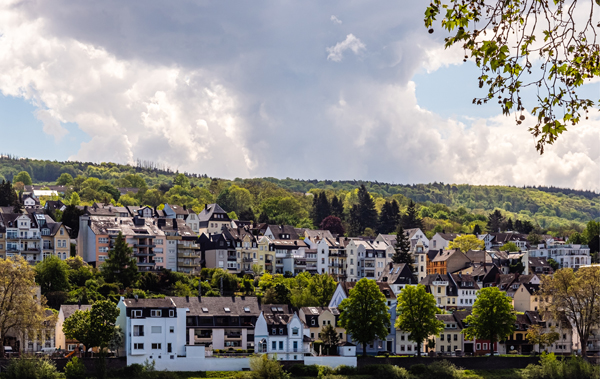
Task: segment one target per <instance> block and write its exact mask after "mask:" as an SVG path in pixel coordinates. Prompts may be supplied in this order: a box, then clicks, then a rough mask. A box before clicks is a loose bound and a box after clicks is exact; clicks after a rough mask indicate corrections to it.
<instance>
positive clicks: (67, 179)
mask: <svg viewBox="0 0 600 379" xmlns="http://www.w3.org/2000/svg"><path fill="white" fill-rule="evenodd" d="M72 183H73V176H72V175H71V174H69V173H68V172H64V173H62V174H60V176H59V177H58V179H56V184H57V185H59V186H68V185H70V184H72Z"/></svg>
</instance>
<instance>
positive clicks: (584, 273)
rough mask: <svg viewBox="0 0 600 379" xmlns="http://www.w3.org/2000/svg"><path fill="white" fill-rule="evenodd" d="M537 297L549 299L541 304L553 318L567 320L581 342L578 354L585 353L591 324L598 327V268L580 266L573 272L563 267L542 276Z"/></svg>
mask: <svg viewBox="0 0 600 379" xmlns="http://www.w3.org/2000/svg"><path fill="white" fill-rule="evenodd" d="M540 297H542V298H544V299H545V298H549V299H551V301H548V302H547V303H546V302H544V303H543V304H542V308H545V309H546V310H548V311H550V312H551V313H552V315H553V316H554V318H555V319H556V320H559V319H561V316H562V315H563V314H564V316H565V317H566V318H567V320H569V322H570V323H571V326H572V327H573V329H574V330H575V331H576V332H577V334H578V336H579V340H580V341H581V354H582V355H583V356H584V357H585V356H586V355H587V344H588V340H589V338H590V334H591V332H592V330H593V329H594V328H595V327H598V326H600V267H597V266H592V267H580V268H579V269H578V270H577V271H576V272H574V271H573V269H571V268H563V269H560V270H558V271H556V272H555V273H554V275H552V276H550V275H544V276H543V277H542V283H541V286H540Z"/></svg>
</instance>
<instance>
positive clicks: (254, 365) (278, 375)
mask: <svg viewBox="0 0 600 379" xmlns="http://www.w3.org/2000/svg"><path fill="white" fill-rule="evenodd" d="M250 369H251V370H252V371H251V372H250V373H249V377H250V378H252V379H289V378H290V377H291V375H290V374H289V373H287V372H286V371H285V370H284V369H283V367H282V366H281V365H280V364H279V362H277V357H274V358H273V359H269V357H268V356H267V354H263V355H261V356H260V357H251V358H250Z"/></svg>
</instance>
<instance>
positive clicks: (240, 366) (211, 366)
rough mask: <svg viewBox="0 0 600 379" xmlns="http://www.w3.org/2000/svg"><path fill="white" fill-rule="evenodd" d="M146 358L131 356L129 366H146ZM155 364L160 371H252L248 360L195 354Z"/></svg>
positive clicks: (157, 361) (161, 360)
mask: <svg viewBox="0 0 600 379" xmlns="http://www.w3.org/2000/svg"><path fill="white" fill-rule="evenodd" d="M188 348H189V347H188ZM188 352H189V351H188ZM190 355H192V354H190ZM146 358H147V357H145V356H130V357H129V359H128V360H129V364H132V363H139V364H144V361H145V360H146ZM154 364H155V368H156V370H158V371H164V370H167V371H242V370H249V369H250V360H249V359H248V358H209V357H207V358H204V357H202V356H198V355H197V354H195V353H193V356H190V357H177V358H176V359H155V360H154Z"/></svg>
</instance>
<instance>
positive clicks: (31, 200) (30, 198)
mask: <svg viewBox="0 0 600 379" xmlns="http://www.w3.org/2000/svg"><path fill="white" fill-rule="evenodd" d="M21 203H22V204H23V206H24V207H25V208H39V207H40V199H38V198H37V197H36V196H34V195H33V194H28V195H25V194H24V195H23V197H22V199H21Z"/></svg>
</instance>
